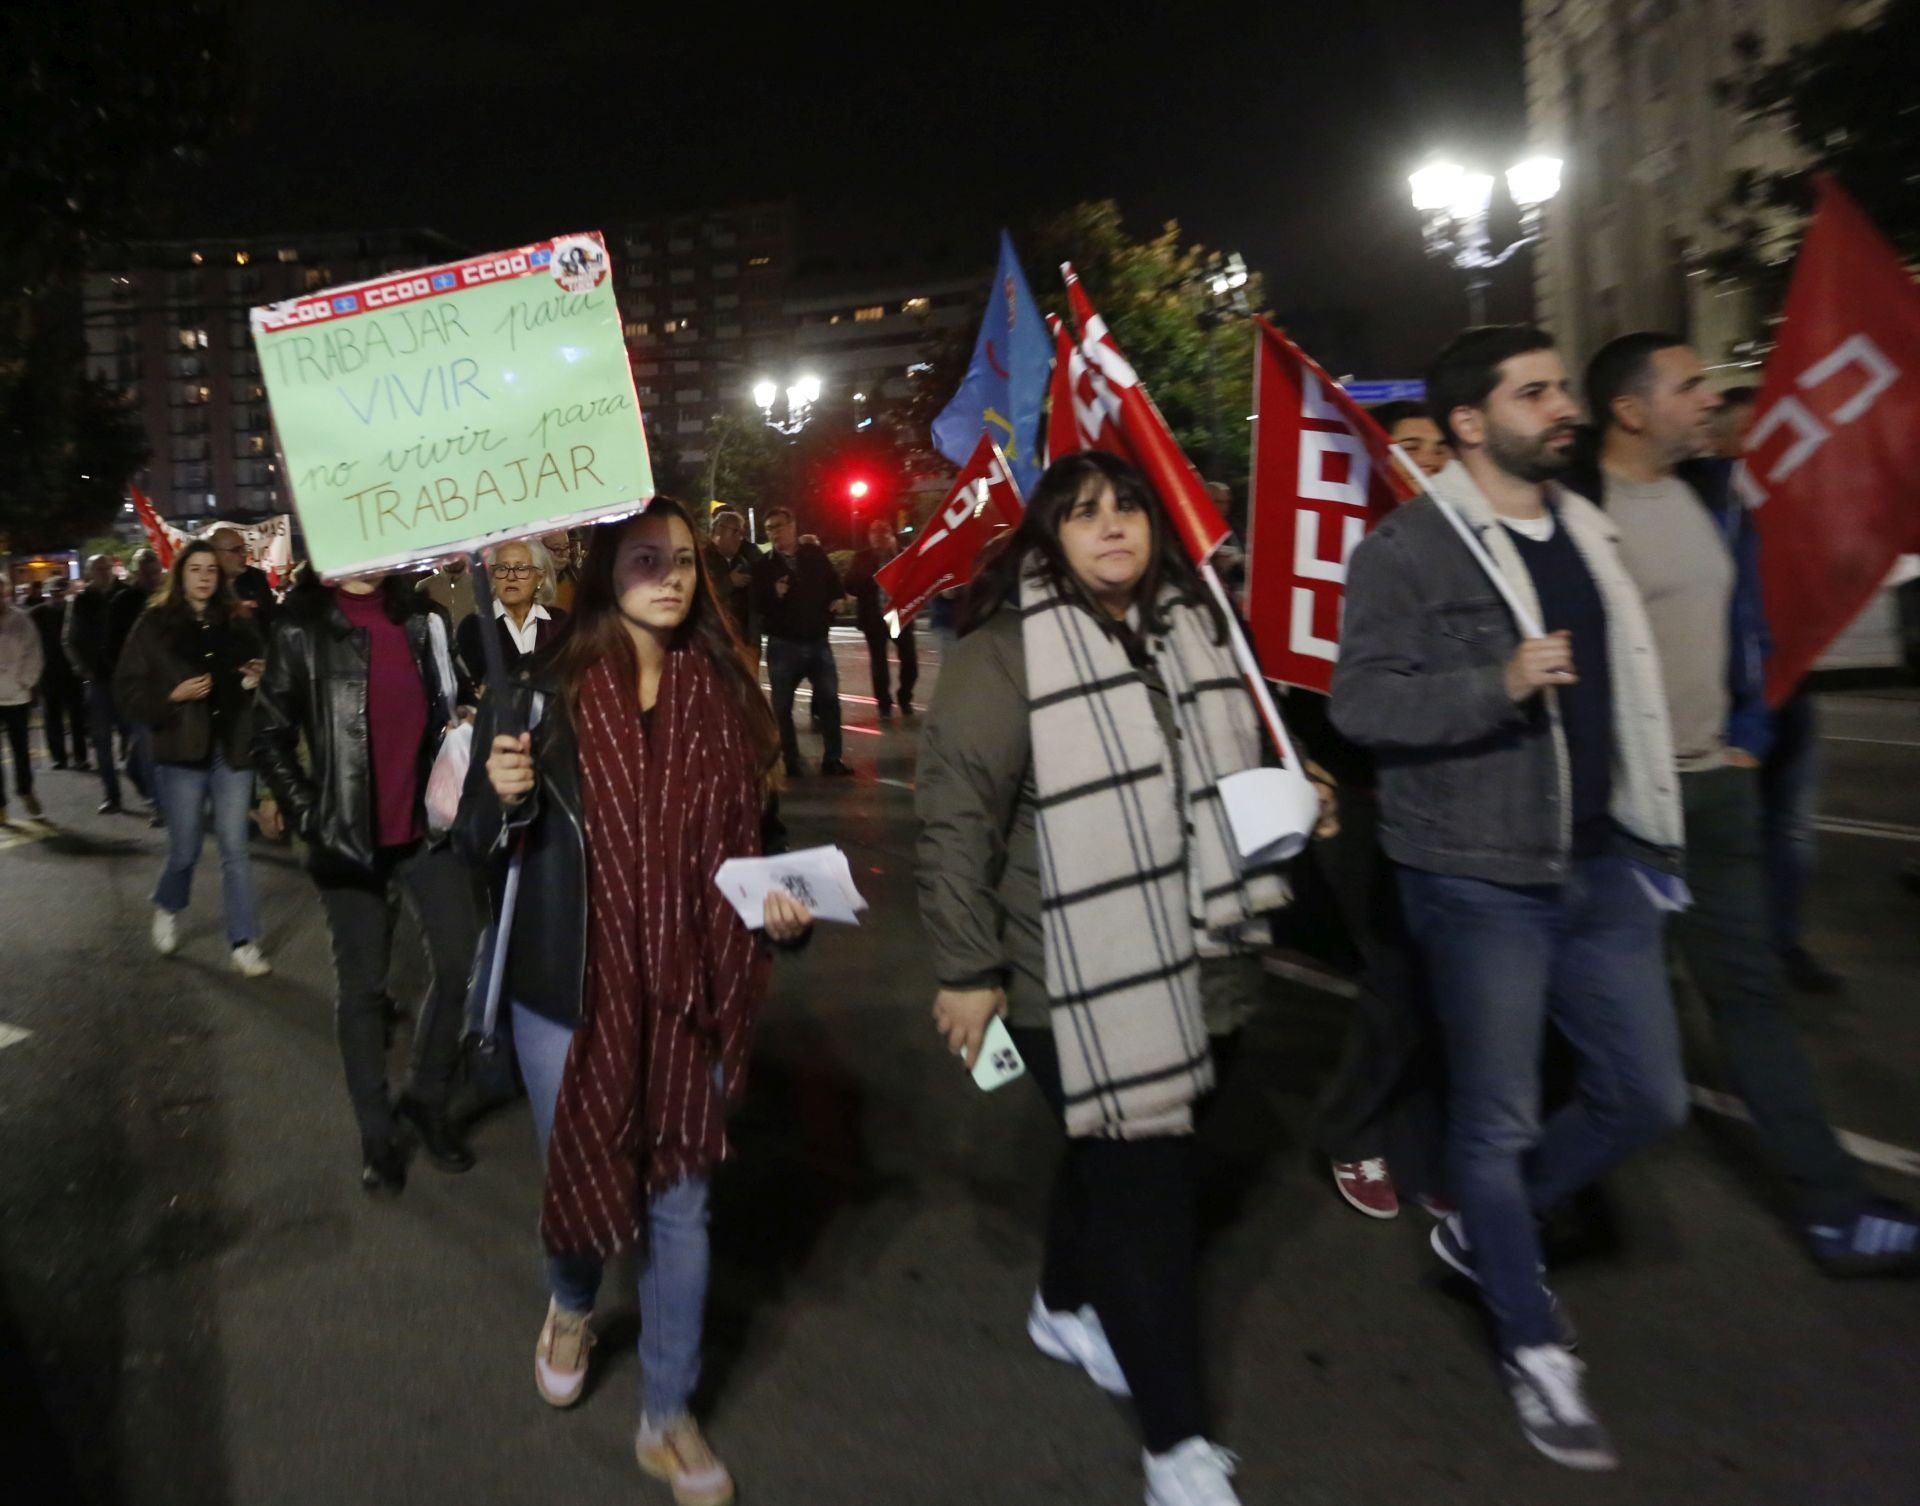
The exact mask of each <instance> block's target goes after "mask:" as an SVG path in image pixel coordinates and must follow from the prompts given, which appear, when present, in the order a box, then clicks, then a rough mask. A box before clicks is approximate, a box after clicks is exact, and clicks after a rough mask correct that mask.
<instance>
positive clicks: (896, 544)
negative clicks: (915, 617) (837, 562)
mask: <svg viewBox="0 0 1920 1506" xmlns="http://www.w3.org/2000/svg"><path fill="white" fill-rule="evenodd" d="M899 553H900V539H899V536H898V535H896V534H895V533H894V531H893V525H892V524H891V523H889V522H888V521H887V520H886V519H885V518H875V519H874V520H873V521H872V522H871V523H869V524H868V525H867V547H866V548H865V549H861V550H858V551H857V552H856V553H855V554H854V556H853V559H852V560H851V561H849V563H848V565H847V594H848V595H849V596H851V597H852V598H853V614H854V615H853V621H854V626H855V627H857V628H859V629H860V635H861V636H862V637H863V638H865V639H866V640H867V664H868V666H869V667H870V669H871V670H872V674H873V698H874V699H875V700H876V701H878V702H879V703H880V718H881V720H882V721H885V720H886V719H887V718H888V717H890V716H892V715H893V707H894V699H895V698H894V694H893V684H892V678H891V675H890V673H889V670H890V668H891V666H890V665H889V664H888V663H887V648H888V645H889V644H891V645H892V648H893V652H894V655H895V656H896V657H897V658H898V659H899V661H900V694H899V705H900V714H901V715H902V716H912V715H913V687H914V684H915V682H916V681H917V680H918V679H919V678H920V659H919V655H918V653H917V652H916V651H915V646H914V640H913V623H912V622H911V621H908V622H904V623H902V624H901V626H900V635H899V636H898V637H895V636H893V634H892V633H891V632H890V631H889V630H888V626H887V615H886V614H887V607H886V603H885V602H884V601H883V600H882V599H881V598H882V597H883V596H885V594H886V593H885V592H884V591H882V590H881V589H880V582H879V581H878V580H876V579H875V578H874V577H875V576H876V574H877V573H878V572H879V570H880V567H881V566H882V565H885V564H887V563H889V562H890V561H891V560H892V559H893V558H894V557H895V556H896V555H898V554H899Z"/></svg>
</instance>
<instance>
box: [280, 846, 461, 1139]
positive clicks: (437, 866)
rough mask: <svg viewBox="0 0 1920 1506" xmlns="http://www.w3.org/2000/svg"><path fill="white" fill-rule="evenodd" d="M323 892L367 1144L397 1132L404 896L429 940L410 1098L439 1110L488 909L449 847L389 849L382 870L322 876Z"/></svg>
mask: <svg viewBox="0 0 1920 1506" xmlns="http://www.w3.org/2000/svg"><path fill="white" fill-rule="evenodd" d="M314 883H315V885H316V886H317V887H318V888H319V890H320V905H321V908H322V909H323V910H324V911H325V912H326V917H327V932H328V935H329V937H330V939H331V940H332V943H333V970H334V978H335V983H336V986H337V988H338V990H339V992H338V994H337V996H336V998H335V1002H334V1013H333V1019H334V1029H335V1032H336V1034H337V1035H338V1037H339V1040H340V1060H341V1063H342V1064H343V1065H344V1066H345V1068H346V1074H347V1094H348V1096H349V1097H350V1098H351V1099H352V1100H353V1113H354V1118H355V1119H356V1120H358V1121H359V1125H360V1134H361V1137H362V1138H363V1139H368V1140H373V1139H383V1138H385V1137H386V1136H388V1135H390V1134H391V1133H392V1131H393V1108H392V1104H391V1103H390V1101H389V1099H388V1097H387V1020H386V1009H387V973H388V970H389V966H390V964H391V962H392V960H393V930H394V923H395V921H396V920H397V918H398V914H397V910H396V907H395V905H394V903H393V902H392V901H393V900H394V898H396V897H398V898H400V899H403V900H404V901H406V902H407V903H410V904H411V905H412V906H413V912H414V918H415V919H416V920H417V921H418V922H419V925H420V932H421V935H422V936H423V937H424V938H425V940H426V945H427V963H428V978H427V991H426V996H425V997H424V998H423V999H422V1000H421V1001H420V1013H419V1018H418V1019H417V1020H416V1021H415V1023H414V1030H413V1058H412V1061H411V1062H410V1063H409V1066H408V1082H407V1087H406V1092H407V1095H408V1096H409V1097H411V1098H415V1099H418V1100H419V1101H420V1102H421V1103H424V1104H427V1105H429V1106H434V1107H437V1106H439V1105H442V1104H444V1103H445V1102H446V1098H447V1089H448V1087H449V1085H450V1084H451V1083H452V1081H453V1071H454V1067H455V1065H456V1063H457V1062H458V1060H459V1055H460V1021H461V1015H462V1012H463V1009H464V1006H465V1004H466V997H467V975H468V971H469V969H470V968H471V967H472V965H473V957H474V948H475V946H476V944H477V943H478V941H479V935H480V907H479V902H478V898H477V896H476V895H475V893H474V881H473V875H472V872H471V870H469V869H468V868H467V867H466V865H465V864H463V863H462V862H461V861H460V860H459V858H457V857H456V856H455V855H454V854H453V852H452V851H451V850H450V849H448V848H444V847H443V848H439V849H437V850H435V849H430V848H428V847H426V846H425V845H424V844H421V845H416V846H413V847H402V848H383V849H382V850H381V854H380V860H379V862H378V864H377V865H376V867H375V868H374V869H373V870H372V871H366V870H358V869H355V870H335V869H333V868H330V867H324V868H317V869H316V871H315V873H314Z"/></svg>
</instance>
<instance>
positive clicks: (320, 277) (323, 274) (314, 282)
mask: <svg viewBox="0 0 1920 1506" xmlns="http://www.w3.org/2000/svg"><path fill="white" fill-rule="evenodd" d="M328 280H329V279H328V277H327V269H326V268H325V267H308V268H307V275H306V284H307V289H308V291H312V290H313V289H314V288H324V287H325V286H326V285H327V282H328Z"/></svg>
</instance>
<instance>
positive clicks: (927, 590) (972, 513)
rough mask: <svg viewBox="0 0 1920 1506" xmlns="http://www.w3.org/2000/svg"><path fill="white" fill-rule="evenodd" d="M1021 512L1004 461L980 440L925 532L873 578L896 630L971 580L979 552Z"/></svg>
mask: <svg viewBox="0 0 1920 1506" xmlns="http://www.w3.org/2000/svg"><path fill="white" fill-rule="evenodd" d="M1025 510H1026V509H1025V508H1024V507H1023V506H1022V505H1021V502H1020V490H1019V488H1018V487H1016V486H1015V485H1014V484H1013V474H1012V472H1011V471H1009V470H1008V469H1007V458H1006V456H1004V455H1002V454H1001V453H1000V447H999V446H998V445H996V444H995V443H994V442H993V441H992V440H991V439H990V438H988V437H987V436H986V435H985V434H982V435H981V436H980V442H979V443H978V444H977V445H975V446H974V447H973V455H972V456H971V457H970V458H969V459H968V461H967V463H966V465H965V466H963V467H962V468H961V471H960V475H959V476H958V478H957V479H956V480H955V481H954V483H953V490H952V491H950V492H948V493H947V499H946V501H944V502H942V503H941V504H940V510H939V511H938V512H936V513H935V514H934V515H933V517H932V519H931V520H930V521H929V522H928V524H927V531H926V532H925V533H923V534H922V535H921V536H920V537H919V538H918V539H916V540H915V541H914V545H913V547H912V548H911V549H908V550H905V551H903V552H902V553H900V554H897V555H895V556H894V557H893V558H892V559H890V560H888V561H887V563H886V564H884V565H882V566H881V567H880V568H879V570H878V571H876V572H875V573H874V580H875V581H876V582H878V584H879V586H880V589H881V590H882V591H885V592H886V593H887V596H888V597H889V598H890V599H891V600H892V602H893V609H892V611H891V613H890V614H889V615H890V616H892V617H893V618H894V619H895V622H896V624H897V626H898V627H901V628H904V627H905V626H906V625H907V624H908V623H910V622H912V621H913V619H914V617H915V615H916V614H917V613H918V612H919V611H920V609H921V608H922V607H924V606H925V605H926V604H927V603H928V602H929V601H931V600H933V598H934V597H935V596H938V595H939V594H940V593H941V592H942V591H950V590H952V589H953V588H954V587H955V586H964V585H965V584H966V583H967V582H968V581H970V580H972V579H973V571H974V567H975V565H976V564H977V563H978V562H979V559H980V551H981V550H982V549H984V548H985V547H986V546H987V545H988V544H989V543H990V542H992V540H993V539H995V538H996V537H998V536H999V535H1000V534H1001V533H1003V532H1005V531H1006V530H1007V529H1009V528H1012V527H1013V526H1014V525H1015V524H1017V523H1018V522H1019V521H1020V515H1021V514H1022V513H1023V512H1024V511H1025Z"/></svg>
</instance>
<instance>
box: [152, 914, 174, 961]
mask: <svg viewBox="0 0 1920 1506" xmlns="http://www.w3.org/2000/svg"><path fill="white" fill-rule="evenodd" d="M153 949H154V950H155V951H156V952H158V953H159V954H160V955H161V956H162V957H171V956H172V955H173V954H174V953H175V952H177V951H179V950H180V928H179V926H178V925H177V924H175V922H174V918H173V911H171V910H163V909H161V908H160V907H159V906H158V905H155V906H154V907H153Z"/></svg>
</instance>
